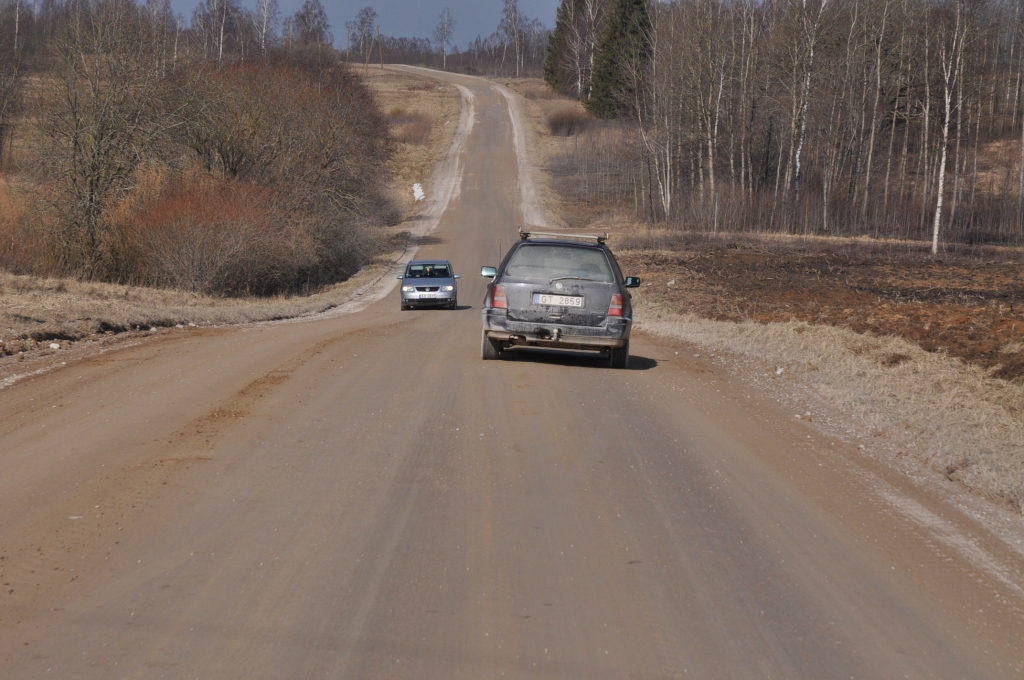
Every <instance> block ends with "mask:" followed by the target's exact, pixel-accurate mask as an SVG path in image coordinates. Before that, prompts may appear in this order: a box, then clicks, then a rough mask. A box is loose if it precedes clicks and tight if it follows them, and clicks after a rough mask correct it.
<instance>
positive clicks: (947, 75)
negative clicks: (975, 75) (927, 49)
mask: <svg viewBox="0 0 1024 680" xmlns="http://www.w3.org/2000/svg"><path fill="white" fill-rule="evenodd" d="M952 3H953V5H954V8H953V9H952V10H951V13H952V14H953V17H948V16H946V17H943V19H945V20H944V21H942V20H941V19H940V21H941V23H940V28H939V31H938V35H937V38H938V43H939V45H938V47H939V69H940V71H941V72H942V101H943V104H944V105H945V106H944V108H943V118H942V144H941V148H940V152H939V153H940V159H941V160H940V161H939V176H938V188H937V189H936V194H935V221H934V222H933V225H932V255H937V254H938V252H939V229H940V227H941V225H942V197H943V189H944V188H945V183H946V156H947V153H948V150H949V123H950V120H951V117H952V114H953V111H954V109H957V110H959V108H960V106H961V102H960V101H959V100H958V101H956V102H953V91H954V89H956V88H957V85H958V82H959V78H960V76H961V71H960V68H961V64H962V62H963V54H964V45H965V43H966V41H967V33H968V30H967V17H965V16H964V11H963V0H952ZM945 9H947V10H950V8H949V7H948V6H947V7H946V8H945ZM950 22H952V25H950Z"/></svg>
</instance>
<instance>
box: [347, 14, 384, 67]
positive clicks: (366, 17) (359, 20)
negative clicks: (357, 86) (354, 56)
mask: <svg viewBox="0 0 1024 680" xmlns="http://www.w3.org/2000/svg"><path fill="white" fill-rule="evenodd" d="M376 25H377V10H375V9H374V8H373V7H369V6H367V7H364V8H362V9H361V10H359V14H357V15H356V18H355V21H352V22H350V23H349V24H348V25H347V28H348V31H349V34H350V35H352V36H354V37H355V39H356V40H358V41H359V51H360V53H361V54H362V57H363V62H364V63H367V64H368V63H370V52H371V51H372V50H373V34H374V29H375V27H376Z"/></svg>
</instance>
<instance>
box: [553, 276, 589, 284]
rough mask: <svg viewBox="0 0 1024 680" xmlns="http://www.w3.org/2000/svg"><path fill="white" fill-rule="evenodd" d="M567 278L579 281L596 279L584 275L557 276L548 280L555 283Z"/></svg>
mask: <svg viewBox="0 0 1024 680" xmlns="http://www.w3.org/2000/svg"><path fill="white" fill-rule="evenodd" d="M565 279H575V280H577V281H593V280H594V279H585V278H583V277H582V276H556V277H555V278H553V279H551V280H550V281H548V283H554V282H555V281H564V280H565Z"/></svg>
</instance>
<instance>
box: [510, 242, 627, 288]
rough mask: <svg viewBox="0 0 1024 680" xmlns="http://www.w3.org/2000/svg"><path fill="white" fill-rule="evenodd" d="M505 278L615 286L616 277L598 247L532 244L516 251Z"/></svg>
mask: <svg viewBox="0 0 1024 680" xmlns="http://www.w3.org/2000/svg"><path fill="white" fill-rule="evenodd" d="M505 276H509V277H512V278H516V279H543V280H545V281H551V282H553V281H555V280H558V279H563V280H572V279H578V280H582V281H599V282H601V283H612V282H614V281H615V277H614V275H613V274H612V269H611V267H610V266H608V259H607V258H606V257H605V256H604V253H603V252H602V251H600V250H598V249H596V248H580V247H577V246H561V245H559V246H556V245H546V244H539V243H538V244H528V245H524V246H521V247H520V248H519V250H517V251H516V252H515V254H514V255H513V256H512V259H511V260H510V261H509V263H508V266H507V267H505Z"/></svg>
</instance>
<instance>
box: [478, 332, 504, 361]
mask: <svg viewBox="0 0 1024 680" xmlns="http://www.w3.org/2000/svg"><path fill="white" fill-rule="evenodd" d="M499 355H501V345H500V344H498V343H497V342H495V341H494V340H491V339H490V338H489V337H487V333H483V332H481V334H480V358H481V359H483V360H484V361H490V360H491V359H497V358H498V356H499Z"/></svg>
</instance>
